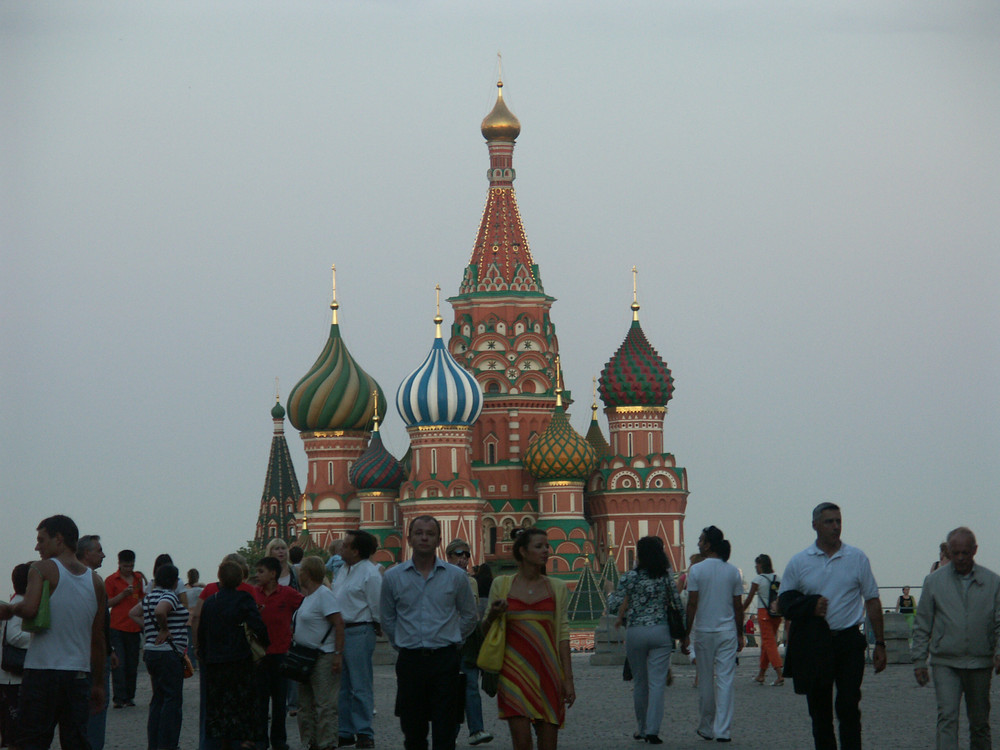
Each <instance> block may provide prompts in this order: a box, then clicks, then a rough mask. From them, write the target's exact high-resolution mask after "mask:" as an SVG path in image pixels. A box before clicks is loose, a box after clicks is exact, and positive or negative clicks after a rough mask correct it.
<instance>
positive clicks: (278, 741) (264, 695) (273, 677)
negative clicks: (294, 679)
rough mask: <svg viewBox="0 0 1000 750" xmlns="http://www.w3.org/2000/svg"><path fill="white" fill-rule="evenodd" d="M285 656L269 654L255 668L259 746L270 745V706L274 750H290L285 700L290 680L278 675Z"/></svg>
mask: <svg viewBox="0 0 1000 750" xmlns="http://www.w3.org/2000/svg"><path fill="white" fill-rule="evenodd" d="M282 656H283V654H267V655H266V656H265V657H264V658H263V659H261V660H260V661H259V662H257V665H256V667H254V672H255V676H256V678H257V700H258V701H259V706H258V709H257V711H258V714H257V720H258V727H257V746H258V747H267V744H268V737H269V733H268V726H267V717H268V704H270V709H271V728H270V742H271V747H272V748H273V750H288V737H287V736H286V734H285V699H286V692H287V687H288V678H286V677H284V676H283V675H281V674H279V673H278V665H279V664H280V663H281V659H282Z"/></svg>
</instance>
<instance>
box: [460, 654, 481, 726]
mask: <svg viewBox="0 0 1000 750" xmlns="http://www.w3.org/2000/svg"><path fill="white" fill-rule="evenodd" d="M462 671H463V672H465V723H466V725H467V726H468V728H469V734H475V733H476V732H481V731H483V729H484V728H485V727H484V725H483V698H482V696H481V695H480V694H479V667H477V666H476V665H475V664H470V663H469V662H467V661H465V660H464V659H463V660H462Z"/></svg>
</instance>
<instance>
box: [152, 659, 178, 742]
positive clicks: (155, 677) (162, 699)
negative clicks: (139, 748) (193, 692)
mask: <svg viewBox="0 0 1000 750" xmlns="http://www.w3.org/2000/svg"><path fill="white" fill-rule="evenodd" d="M143 660H144V661H145V662H146V671H147V672H149V679H150V681H151V682H152V684H153V698H152V700H150V702H149V718H148V719H147V721H146V742H147V748H148V750H175V749H176V747H177V743H178V740H179V738H180V735H181V718H182V713H181V705H182V702H183V700H184V662H183V661H182V660H181V657H180V656H179V655H178V654H175V653H174V652H173V651H172V650H171V651H149V650H148V649H147V650H146V654H145V656H144V657H143Z"/></svg>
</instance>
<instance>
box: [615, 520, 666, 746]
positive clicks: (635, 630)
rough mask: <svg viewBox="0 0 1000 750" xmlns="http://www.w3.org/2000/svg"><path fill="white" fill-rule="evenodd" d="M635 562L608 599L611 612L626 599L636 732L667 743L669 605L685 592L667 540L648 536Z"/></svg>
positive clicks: (654, 741) (641, 542) (640, 736)
mask: <svg viewBox="0 0 1000 750" xmlns="http://www.w3.org/2000/svg"><path fill="white" fill-rule="evenodd" d="M635 553H636V566H635V569H634V570H630V571H628V572H627V573H625V574H624V575H623V576H622V577H621V579H619V581H618V588H617V589H616V590H615V591H614V592H613V593H612V594H611V596H609V597H608V611H609V612H616V611H618V608H619V607H620V606H621V605H622V603H623V602H624V603H625V621H626V622H627V623H628V627H627V629H626V631H625V653H626V654H627V656H628V661H629V664H630V665H631V667H632V677H633V679H634V681H635V690H634V692H633V704H634V708H635V721H636V726H637V729H636V732H635V734H633V735H632V736H633V737H634V738H635V739H637V740H645V741H646V742H648V743H650V744H652V745H659V744H662V742H663V740H661V739H660V724H661V722H662V721H663V699H664V689H665V688H666V684H667V672H668V671H669V669H670V652H671V651H672V650H673V645H674V644H673V639H672V638H671V637H670V627H669V625H668V624H667V606H668V604H671V603H672V604H673V606H675V607H677V608H678V609H680V606H681V605H680V601H681V600H680V594H679V593H678V592H677V587H676V586H675V585H674V579H673V575H672V573H671V570H670V563H669V561H668V560H667V554H666V552H665V551H664V547H663V540H662V539H660V538H659V537H655V536H644V537H643V538H642V539H640V540H639V541H638V543H636V546H635Z"/></svg>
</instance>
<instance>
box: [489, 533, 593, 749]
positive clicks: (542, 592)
mask: <svg viewBox="0 0 1000 750" xmlns="http://www.w3.org/2000/svg"><path fill="white" fill-rule="evenodd" d="M513 553H514V559H515V560H516V561H517V565H518V571H517V573H516V574H514V575H512V576H500V577H498V578H496V579H495V580H494V581H493V586H492V587H491V588H490V608H489V610H488V611H487V614H486V619H485V620H484V621H483V627H484V629H485V630H487V631H488V630H489V627H490V625H491V624H492V623H493V621H494V620H496V618H498V617H506V620H507V622H506V640H505V646H504V660H503V668H502V669H501V671H500V686H499V689H498V691H497V706H498V708H499V714H500V718H501V719H506V720H507V725H508V726H509V727H510V736H511V741H512V743H513V746H514V750H531V748H532V739H531V735H532V732H531V729H532V726H533V725H534V728H535V732H536V734H537V736H538V748H539V750H555V747H556V743H557V739H558V730H559V727H561V726H562V724H563V721H564V719H565V717H566V708H567V707H569V706H572V705H573V701H575V700H576V690H575V689H574V687H573V666H572V663H571V661H570V650H569V623H568V621H567V617H566V605H567V603H568V600H569V593H568V590H567V588H566V585H565V584H564V583H563V582H562V581H560V580H558V579H554V578H549V577H548V576H547V575H545V565H546V562H547V561H548V559H549V540H548V537H547V536H546V534H545V532H544V531H542V530H541V529H537V528H529V529H524V530H523V531H522V532H521V533H520V534H519V535H518V537H517V538H516V539H515V540H514V547H513Z"/></svg>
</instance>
